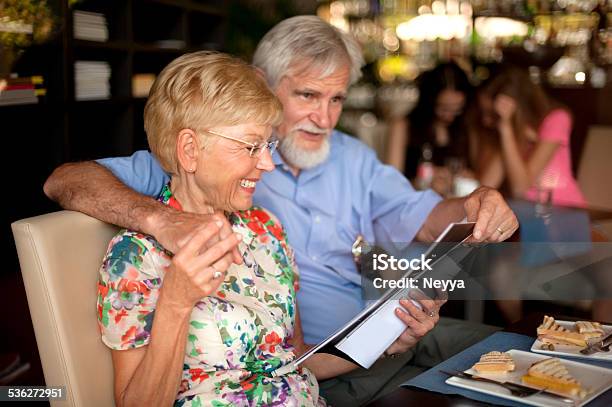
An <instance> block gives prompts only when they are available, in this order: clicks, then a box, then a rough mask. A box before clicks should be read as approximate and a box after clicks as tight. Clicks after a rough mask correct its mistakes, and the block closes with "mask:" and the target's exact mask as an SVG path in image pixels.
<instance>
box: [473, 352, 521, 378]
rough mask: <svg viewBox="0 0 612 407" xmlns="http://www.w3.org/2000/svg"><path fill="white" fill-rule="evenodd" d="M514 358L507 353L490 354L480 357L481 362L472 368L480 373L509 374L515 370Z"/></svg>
mask: <svg viewBox="0 0 612 407" xmlns="http://www.w3.org/2000/svg"><path fill="white" fill-rule="evenodd" d="M514 367H515V366H514V360H513V359H512V356H510V355H509V354H507V353H505V352H497V351H493V352H489V353H485V354H484V355H482V356H481V357H480V361H478V363H476V364H475V365H474V366H472V369H474V370H476V371H477V372H478V373H495V374H501V373H507V372H511V371H513V370H514Z"/></svg>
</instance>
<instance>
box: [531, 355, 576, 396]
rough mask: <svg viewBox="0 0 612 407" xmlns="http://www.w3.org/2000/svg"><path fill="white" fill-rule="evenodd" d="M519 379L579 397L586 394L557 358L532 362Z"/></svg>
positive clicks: (538, 386)
mask: <svg viewBox="0 0 612 407" xmlns="http://www.w3.org/2000/svg"><path fill="white" fill-rule="evenodd" d="M521 380H522V381H523V383H525V384H527V385H530V386H533V387H537V388H545V389H547V390H553V391H556V392H559V393H563V394H567V395H570V396H576V397H579V398H584V396H586V394H587V391H586V389H585V388H584V387H583V386H582V384H581V383H580V382H579V381H578V380H576V379H575V378H574V377H572V375H570V373H569V372H568V370H567V368H566V367H565V366H564V365H563V363H561V360H559V359H557V358H550V359H544V360H541V361H539V362H536V363H534V364H533V365H531V367H530V368H529V369H528V370H527V374H526V375H524V376H523V377H522V378H521Z"/></svg>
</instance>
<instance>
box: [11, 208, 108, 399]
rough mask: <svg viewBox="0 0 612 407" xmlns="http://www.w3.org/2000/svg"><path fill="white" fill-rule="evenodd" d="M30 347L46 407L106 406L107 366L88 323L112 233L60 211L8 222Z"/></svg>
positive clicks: (105, 351)
mask: <svg viewBox="0 0 612 407" xmlns="http://www.w3.org/2000/svg"><path fill="white" fill-rule="evenodd" d="M11 226H12V228H13V235H14V237H15V243H16V245H17V253H18V255H19V263H20V265H21V273H22V275H23V280H24V283H25V288H26V293H27V297H28V304H29V307H30V314H31V315H32V322H33V324H34V332H35V333H36V342H37V343H38V350H39V353H40V358H41V362H42V367H43V371H44V374H45V381H46V384H47V385H48V386H66V395H67V397H66V401H55V402H51V405H52V406H87V407H90V406H113V405H114V401H113V367H112V362H111V357H110V352H109V350H108V348H107V347H106V346H104V344H103V343H102V341H101V340H100V334H99V331H98V327H97V322H96V281H97V272H98V268H99V267H100V264H101V260H102V257H103V256H104V254H105V252H106V248H107V246H108V242H109V240H110V239H111V237H112V236H113V235H114V234H115V233H116V232H117V228H116V227H114V226H111V225H108V224H105V223H103V222H100V221H98V220H96V219H94V218H91V217H89V216H87V215H84V214H82V213H78V212H72V211H61V212H54V213H49V214H46V215H42V216H36V217H33V218H28V219H23V220H20V221H17V222H15V223H13V224H12V225H11Z"/></svg>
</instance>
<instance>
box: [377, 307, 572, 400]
mask: <svg viewBox="0 0 612 407" xmlns="http://www.w3.org/2000/svg"><path fill="white" fill-rule="evenodd" d="M543 318H544V313H533V314H530V315H528V316H527V317H525V318H523V319H521V320H520V321H518V322H517V323H515V324H512V325H510V326H508V327H507V328H506V329H504V331H505V332H513V333H517V334H521V335H527V336H534V333H535V331H536V328H537V327H538V325H540V323H541V322H542V319H543ZM558 319H560V320H576V318H571V317H565V316H559V318H558ZM404 405H413V406H415V405H423V406H436V407H451V406H452V407H459V406H461V407H467V406H488V405H489V404H485V403H481V402H479V401H475V400H471V399H468V398H465V397H462V396H459V395H448V394H440V393H434V392H430V391H426V390H421V389H417V388H414V387H400V388H398V389H397V390H396V391H394V392H393V393H391V394H389V395H387V396H384V397H381V398H380V399H378V400H375V401H374V402H372V403H370V404H368V406H370V407H391V406H404Z"/></svg>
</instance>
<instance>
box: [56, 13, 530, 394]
mask: <svg viewBox="0 0 612 407" xmlns="http://www.w3.org/2000/svg"><path fill="white" fill-rule="evenodd" d="M253 62H254V65H256V66H257V67H258V68H260V69H261V70H262V72H263V74H264V75H265V77H266V79H267V81H268V83H269V85H270V87H271V88H272V89H273V91H274V92H275V94H276V95H277V97H278V98H279V99H280V101H281V103H282V104H283V109H284V120H283V122H282V124H281V125H280V126H279V127H278V128H276V129H275V134H276V136H277V137H278V139H279V140H280V144H279V153H277V154H275V155H274V156H273V160H274V163H275V165H276V171H273V172H272V173H268V174H265V175H264V176H263V177H262V179H261V180H252V181H254V182H256V184H257V186H256V191H255V196H254V202H255V203H256V204H257V205H260V206H263V207H265V208H267V209H269V210H270V211H272V212H273V213H275V214H276V215H277V216H278V217H279V218H280V220H281V221H282V223H283V224H284V225H285V227H286V229H287V234H288V236H289V241H290V243H291V244H292V245H293V247H294V249H295V254H296V260H297V264H298V266H299V268H300V290H299V293H298V303H299V308H300V314H301V318H302V324H303V330H304V339H305V342H306V343H310V344H314V343H317V342H319V341H321V340H322V339H324V338H325V337H326V336H327V335H329V334H330V333H332V332H333V331H335V330H336V329H338V328H339V327H340V326H341V325H342V324H343V323H345V322H346V321H348V320H350V319H351V318H352V317H353V316H354V315H356V314H357V313H358V312H359V311H361V310H362V309H363V307H364V299H363V298H362V295H361V279H360V275H359V273H358V271H357V269H356V267H355V264H354V262H353V258H352V254H351V245H352V243H353V242H354V241H355V239H356V238H357V237H358V236H359V235H361V236H363V237H364V238H365V240H366V241H368V242H371V243H376V242H410V241H413V240H419V241H425V242H428V241H432V240H433V239H434V238H435V237H436V236H437V235H438V234H439V233H441V232H442V230H443V229H444V228H445V227H446V225H448V223H450V222H453V221H459V220H461V219H463V218H464V217H467V218H468V220H472V221H476V222H477V223H476V227H475V231H474V238H475V240H476V241H488V242H497V241H502V240H504V239H506V238H507V237H509V236H510V235H511V234H512V233H513V232H514V231H515V230H516V229H517V227H518V223H517V220H516V217H515V216H514V214H513V213H512V211H511V210H510V209H509V208H508V206H507V205H506V203H505V202H504V200H503V199H502V197H501V195H500V194H499V193H498V192H496V191H494V190H491V189H488V188H480V189H478V190H476V191H475V192H474V193H472V194H471V195H470V196H468V197H467V198H463V199H448V200H441V198H440V197H438V196H437V195H436V194H435V193H433V192H432V191H423V192H417V191H415V190H414V189H413V188H412V186H411V185H410V183H409V182H408V181H407V180H406V179H405V178H404V177H403V176H402V175H401V174H400V173H399V172H397V171H395V170H394V169H393V168H391V167H389V166H385V165H383V164H381V163H380V161H379V160H378V159H377V158H376V155H375V153H374V152H373V151H372V150H371V149H369V148H368V147H366V146H365V145H364V144H362V143H361V142H359V141H358V140H356V139H354V138H352V137H349V136H347V135H345V134H343V133H341V132H338V131H335V130H334V127H335V126H336V124H337V122H338V118H339V116H340V113H341V111H342V103H343V101H344V99H345V97H346V92H347V89H348V87H349V86H350V85H351V84H352V83H354V82H355V81H356V80H357V79H358V78H359V77H360V71H361V67H362V65H363V59H362V56H361V51H360V49H359V46H358V45H357V44H356V43H355V41H354V40H353V39H352V38H351V37H349V36H348V35H346V34H344V33H342V32H341V31H339V30H337V29H335V28H334V27H332V26H330V25H329V24H327V23H325V22H324V21H322V20H320V19H319V18H317V17H314V16H300V17H294V18H290V19H287V20H285V21H282V22H281V23H279V24H278V25H276V26H275V27H274V28H273V29H272V30H271V31H270V32H268V33H267V34H266V35H265V36H264V38H263V39H262V40H261V42H260V43H259V46H258V48H257V50H256V52H255V56H254V61H253ZM105 167H106V168H107V169H106V168H105ZM109 169H110V171H109ZM115 177H118V178H119V179H120V180H121V181H119V180H118V179H117V178H115ZM166 180H167V175H166V174H164V173H163V171H162V170H161V169H160V167H159V165H158V164H157V162H156V161H155V159H154V158H153V157H152V156H151V155H150V154H149V153H147V152H137V153H135V154H134V155H133V156H131V157H128V158H115V159H105V160H101V161H99V162H98V163H93V162H85V163H77V164H65V165H63V166H61V167H59V168H58V169H56V170H55V172H54V173H53V174H52V175H51V177H50V178H49V179H48V180H47V182H46V184H45V192H46V193H47V195H48V196H49V197H50V198H52V199H55V200H57V201H58V202H59V203H60V204H61V205H62V206H64V207H65V208H68V209H74V210H79V211H82V212H85V213H87V214H90V215H92V216H94V217H97V218H99V219H102V220H104V221H106V222H110V223H114V224H118V225H122V226H125V227H129V228H131V229H136V230H141V231H143V232H145V233H148V234H150V235H153V236H154V237H155V238H157V240H158V241H160V242H161V243H162V244H163V245H164V246H165V247H168V248H173V249H178V248H179V247H181V245H182V244H183V243H184V242H185V240H186V239H185V237H186V236H189V235H190V234H191V233H192V231H193V230H194V229H195V228H196V227H197V225H199V224H201V223H202V222H203V221H210V218H204V217H202V216H200V215H195V214H189V213H185V212H176V211H174V210H172V209H171V208H169V207H167V206H164V205H161V204H159V203H157V202H156V201H155V200H153V199H151V198H148V197H146V196H144V195H148V196H154V195H156V194H158V193H159V190H160V189H161V187H162V186H163V185H164V182H165V181H166ZM257 181H260V182H257ZM123 183H125V184H127V185H129V186H130V187H131V188H133V189H134V190H130V189H129V188H128V187H126V186H125V185H124V184H123ZM136 191H138V192H136ZM226 232H229V230H226ZM443 302H444V300H443V299H442V300H440V299H436V300H422V301H420V303H421V305H422V307H423V310H420V309H419V308H417V307H415V306H414V305H413V304H412V303H411V302H410V301H407V300H403V301H401V302H400V304H401V306H402V307H398V309H397V310H396V314H397V316H398V318H400V319H401V320H402V321H403V322H404V323H405V324H406V330H405V331H404V333H403V334H402V335H401V336H400V337H399V338H398V340H397V341H396V342H395V343H393V344H392V345H391V346H390V347H389V348H388V349H387V351H386V353H385V354H386V357H383V358H382V359H381V360H380V361H379V362H377V363H376V364H375V365H374V366H373V367H372V368H371V369H370V370H369V371H365V370H363V369H358V370H356V371H353V372H351V373H349V374H346V375H344V376H340V377H339V378H335V379H331V380H328V381H324V382H322V383H321V391H322V394H323V395H324V396H325V397H327V399H328V401H329V402H330V403H331V404H332V405H356V404H364V403H366V402H368V401H370V400H372V399H373V398H375V397H379V396H381V395H383V394H385V393H387V392H389V391H391V390H393V389H394V388H395V386H397V385H398V384H400V383H401V382H402V381H403V380H406V379H407V378H409V377H412V376H414V375H416V374H418V373H419V372H420V371H422V370H423V369H424V368H426V367H428V366H432V365H434V364H435V363H438V362H440V361H441V360H442V359H444V358H446V357H448V356H450V355H452V354H453V353H455V352H457V351H459V350H461V349H463V348H465V347H466V346H469V345H470V344H471V343H474V342H476V341H477V340H479V339H480V338H482V337H483V336H485V335H487V334H489V333H490V332H491V330H490V329H488V328H487V327H483V326H477V325H468V324H466V323H464V322H452V321H445V320H444V319H443V320H442V321H440V324H438V326H437V327H436V329H433V328H434V326H435V325H436V323H437V322H438V319H439V318H438V310H439V308H440V306H441V305H442V304H443ZM432 329H433V330H432ZM429 331H431V332H429ZM428 332H429V334H428ZM425 334H428V335H427V336H426V337H425V338H423V336H425ZM421 338H423V339H422V340H421ZM299 351H303V349H299Z"/></svg>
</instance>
